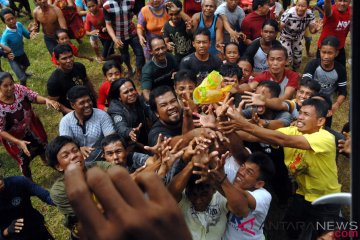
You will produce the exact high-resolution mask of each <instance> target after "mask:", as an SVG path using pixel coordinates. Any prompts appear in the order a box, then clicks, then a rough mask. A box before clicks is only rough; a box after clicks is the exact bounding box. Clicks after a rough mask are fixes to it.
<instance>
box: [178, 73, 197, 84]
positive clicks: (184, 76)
mask: <svg viewBox="0 0 360 240" xmlns="http://www.w3.org/2000/svg"><path fill="white" fill-rule="evenodd" d="M183 81H190V82H193V83H194V84H195V86H196V75H195V73H194V72H192V71H190V70H187V69H183V70H180V71H178V72H177V73H176V74H175V79H174V85H175V86H176V84H177V83H179V82H183Z"/></svg>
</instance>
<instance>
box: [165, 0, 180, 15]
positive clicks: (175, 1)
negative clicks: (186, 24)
mask: <svg viewBox="0 0 360 240" xmlns="http://www.w3.org/2000/svg"><path fill="white" fill-rule="evenodd" d="M168 2H172V3H174V4H175V6H176V7H177V8H179V13H180V12H181V10H182V8H183V5H182V3H181V1H180V0H169V1H168ZM166 12H169V9H168V8H166Z"/></svg>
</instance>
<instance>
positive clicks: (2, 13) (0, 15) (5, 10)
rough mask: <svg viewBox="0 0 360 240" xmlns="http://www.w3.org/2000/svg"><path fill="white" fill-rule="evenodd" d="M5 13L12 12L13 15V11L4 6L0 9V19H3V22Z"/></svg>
mask: <svg viewBox="0 0 360 240" xmlns="http://www.w3.org/2000/svg"><path fill="white" fill-rule="evenodd" d="M6 14H12V15H13V16H14V17H15V13H14V11H13V10H12V9H10V8H4V9H2V10H1V11H0V18H1V21H3V23H5V15H6Z"/></svg>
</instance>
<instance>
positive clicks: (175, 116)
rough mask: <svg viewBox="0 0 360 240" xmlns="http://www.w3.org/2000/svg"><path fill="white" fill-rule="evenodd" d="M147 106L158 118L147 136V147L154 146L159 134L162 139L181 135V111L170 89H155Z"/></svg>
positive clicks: (162, 87) (161, 87)
mask: <svg viewBox="0 0 360 240" xmlns="http://www.w3.org/2000/svg"><path fill="white" fill-rule="evenodd" d="M149 105H150V108H151V110H152V111H154V113H155V114H156V116H157V117H158V120H157V121H156V122H155V123H154V125H153V126H152V128H151V129H150V132H149V135H148V143H149V146H154V145H155V144H156V141H157V138H158V136H159V134H162V135H163V136H164V137H175V136H178V135H181V133H182V109H181V107H180V104H179V102H178V100H177V97H176V94H175V93H174V91H173V89H172V88H171V87H169V86H160V87H158V88H155V89H154V90H153V91H152V92H151V94H150V100H149Z"/></svg>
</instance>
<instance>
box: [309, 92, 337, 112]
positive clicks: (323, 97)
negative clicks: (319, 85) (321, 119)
mask: <svg viewBox="0 0 360 240" xmlns="http://www.w3.org/2000/svg"><path fill="white" fill-rule="evenodd" d="M311 97H312V98H314V99H319V98H320V99H319V100H323V101H325V102H326V104H327V107H328V111H329V110H331V107H332V100H331V97H330V96H329V95H327V94H325V93H322V92H317V93H315V94H314V95H313V96H311Z"/></svg>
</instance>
